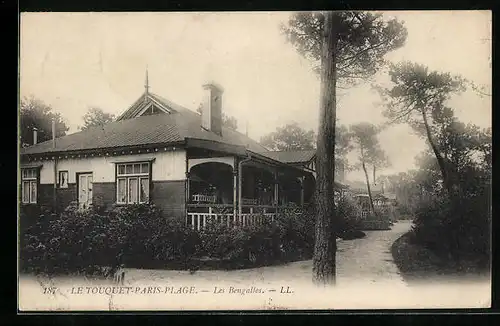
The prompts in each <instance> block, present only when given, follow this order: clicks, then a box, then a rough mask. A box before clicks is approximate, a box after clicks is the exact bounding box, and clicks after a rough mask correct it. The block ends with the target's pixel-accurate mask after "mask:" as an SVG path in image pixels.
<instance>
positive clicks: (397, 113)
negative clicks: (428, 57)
mask: <svg viewBox="0 0 500 326" xmlns="http://www.w3.org/2000/svg"><path fill="white" fill-rule="evenodd" d="M389 75H390V77H391V86H390V87H387V88H384V87H379V88H378V90H379V92H380V95H381V96H382V98H383V100H384V102H385V104H386V109H385V111H384V114H385V115H386V117H388V118H389V119H390V120H391V122H407V123H408V124H409V125H410V126H411V127H412V128H413V129H415V130H416V131H417V133H418V134H419V135H420V136H422V137H425V139H427V141H428V143H429V145H430V147H431V149H432V151H433V153H434V156H435V158H436V160H437V163H438V165H439V168H440V172H441V175H442V178H443V182H444V186H445V188H446V190H447V191H448V194H449V196H454V194H455V192H456V189H455V187H454V186H456V184H455V185H454V184H453V180H452V179H453V176H452V174H453V171H451V170H450V169H449V168H450V166H449V165H448V164H447V159H446V157H444V156H443V154H442V153H441V152H440V150H439V148H438V144H437V142H438V140H436V139H435V138H436V136H437V134H436V132H437V131H438V130H437V129H440V128H441V129H442V128H444V123H445V122H446V121H448V120H450V119H451V116H452V110H451V109H449V108H448V107H446V105H445V104H446V102H447V100H449V99H450V97H451V96H452V94H454V93H457V92H461V91H464V90H465V82H464V79H463V78H462V77H460V76H452V75H451V74H450V73H441V72H437V71H429V69H428V68H427V67H426V66H424V65H421V64H417V63H412V62H403V63H399V64H392V65H391V66H390V70H389Z"/></svg>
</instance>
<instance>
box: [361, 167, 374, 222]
mask: <svg viewBox="0 0 500 326" xmlns="http://www.w3.org/2000/svg"><path fill="white" fill-rule="evenodd" d="M362 165H363V171H365V177H366V188H367V189H368V198H369V199H370V208H371V210H372V213H373V215H374V216H375V215H376V214H377V213H375V206H374V205H373V197H372V189H371V187H370V179H369V178H368V171H366V165H365V162H364V161H363V162H362Z"/></svg>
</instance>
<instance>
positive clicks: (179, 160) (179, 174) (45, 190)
mask: <svg viewBox="0 0 500 326" xmlns="http://www.w3.org/2000/svg"><path fill="white" fill-rule="evenodd" d="M152 158H154V161H153V163H152V176H151V181H152V182H151V189H150V199H151V201H152V202H153V203H155V204H156V205H158V206H160V207H162V208H163V209H164V211H165V213H166V214H169V215H172V216H179V217H180V216H183V215H184V211H185V179H186V152H185V150H183V149H178V150H175V151H167V152H156V153H153V154H151V153H147V154H138V155H122V156H109V157H87V158H76V159H75V158H73V159H59V160H58V161H57V176H56V178H57V179H58V178H59V171H68V188H57V190H56V193H57V204H58V208H60V209H61V208H64V207H67V206H68V205H69V204H70V203H71V202H72V201H77V200H78V192H77V173H81V172H92V174H93V198H92V200H93V203H94V204H95V205H99V206H108V207H109V206H111V205H113V204H114V203H115V201H116V181H115V173H116V171H115V165H116V164H117V163H125V162H135V161H141V160H151V159H152ZM41 163H42V164H43V166H42V167H41V169H40V179H39V190H38V205H39V206H51V205H52V204H53V191H54V188H53V187H54V162H53V161H42V162H41ZM56 182H58V180H56Z"/></svg>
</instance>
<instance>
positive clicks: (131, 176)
mask: <svg viewBox="0 0 500 326" xmlns="http://www.w3.org/2000/svg"><path fill="white" fill-rule="evenodd" d="M137 164H138V165H139V166H140V168H139V169H140V172H139V173H137V172H134V171H133V169H134V165H137ZM143 164H146V165H147V172H142V166H143ZM121 166H123V167H124V168H123V170H124V173H120V167H121ZM127 166H132V173H127ZM115 168H116V181H115V184H116V203H117V204H121V205H130V204H145V203H148V202H149V198H150V197H151V194H150V189H151V162H149V161H138V162H127V163H116V166H115ZM144 179H146V180H148V198H147V199H145V200H144V199H143V198H141V184H142V182H141V181H142V180H144ZM120 180H125V201H120V188H119V185H118V183H119V181H120ZM130 180H137V201H132V200H131V199H130V192H129V189H130Z"/></svg>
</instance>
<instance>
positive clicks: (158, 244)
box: [20, 204, 314, 274]
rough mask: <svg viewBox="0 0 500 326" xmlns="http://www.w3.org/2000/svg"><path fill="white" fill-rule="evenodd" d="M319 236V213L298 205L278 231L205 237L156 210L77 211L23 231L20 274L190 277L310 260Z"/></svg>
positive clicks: (281, 218) (257, 228)
mask: <svg viewBox="0 0 500 326" xmlns="http://www.w3.org/2000/svg"><path fill="white" fill-rule="evenodd" d="M264 220H265V219H264ZM313 231H314V216H313V215H312V213H311V212H304V211H302V210H300V209H299V208H298V207H296V206H291V205H290V206H287V207H286V209H283V210H282V211H281V212H280V214H279V215H278V217H277V218H276V221H274V222H272V223H271V222H270V221H267V222H265V223H264V224H262V225H252V226H245V227H236V228H233V227H227V226H226V225H222V224H220V223H208V224H207V225H206V227H205V228H204V229H203V230H202V231H199V232H198V231H194V230H192V229H191V228H189V227H186V226H185V225H184V223H182V222H181V221H179V220H178V219H172V218H168V217H165V216H164V214H163V213H162V212H161V210H159V209H158V208H157V207H155V206H154V205H145V204H141V205H130V206H123V207H119V206H117V207H113V208H112V209H110V210H104V209H102V208H100V207H91V208H89V209H86V210H81V209H78V207H77V205H75V204H74V205H70V206H69V207H68V208H67V209H66V210H65V211H64V212H62V213H60V214H59V215H53V214H52V215H44V216H39V217H38V218H37V221H36V223H34V224H33V225H31V226H30V227H28V228H26V230H24V231H23V233H22V234H21V252H20V258H21V259H20V261H21V266H20V267H21V270H23V271H26V272H35V273H39V272H44V273H51V274H54V273H62V274H67V273H75V272H76V273H80V272H81V273H86V274H95V273H100V271H101V270H102V268H103V267H110V268H111V269H114V268H116V267H118V266H126V267H133V268H170V267H174V268H186V269H190V268H191V267H192V261H194V260H196V259H200V258H207V257H208V258H210V259H216V260H223V261H228V262H231V263H232V264H233V266H235V267H238V266H239V267H241V266H255V265H262V264H269V263H271V262H279V261H283V260H292V259H299V258H302V257H307V256H308V255H310V254H311V253H312V248H313V238H314V232H313Z"/></svg>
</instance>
